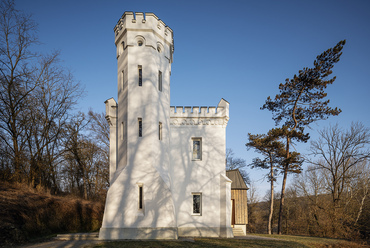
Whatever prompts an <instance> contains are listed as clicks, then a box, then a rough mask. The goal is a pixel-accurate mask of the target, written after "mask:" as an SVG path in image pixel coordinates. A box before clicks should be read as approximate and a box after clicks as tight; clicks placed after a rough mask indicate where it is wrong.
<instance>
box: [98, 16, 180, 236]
mask: <svg viewBox="0 0 370 248" xmlns="http://www.w3.org/2000/svg"><path fill="white" fill-rule="evenodd" d="M114 32H115V45H116V47H117V65H118V67H117V79H118V84H117V86H118V104H117V103H116V102H115V101H114V99H109V100H107V101H106V109H107V119H108V121H109V123H110V126H111V132H110V156H111V160H110V184H111V186H110V188H109V191H108V194H107V201H106V208H105V212H104V218H103V225H102V228H101V230H100V234H99V237H100V238H102V239H146V238H148V239H152V238H164V239H165V238H177V229H176V218H175V217H174V214H175V213H174V204H173V200H172V197H171V191H170V184H171V182H170V177H169V166H170V158H169V156H170V155H169V146H170V134H169V133H170V74H171V63H172V54H173V32H172V30H171V29H170V28H169V27H167V26H166V25H165V24H164V23H163V22H162V21H161V20H159V19H158V17H157V16H155V15H154V14H152V13H146V14H145V15H144V14H143V13H135V14H134V13H133V12H125V13H124V14H123V15H122V17H121V18H120V20H119V21H118V23H117V25H116V26H115V28H114Z"/></svg>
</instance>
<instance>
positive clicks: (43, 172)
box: [0, 0, 82, 186]
mask: <svg viewBox="0 0 370 248" xmlns="http://www.w3.org/2000/svg"><path fill="white" fill-rule="evenodd" d="M14 5H15V4H14V1H13V0H1V2H0V19H1V21H0V139H1V140H2V144H4V146H2V152H4V153H3V154H4V156H6V157H7V158H8V159H9V160H10V161H11V164H12V168H11V178H9V179H13V180H15V181H28V182H29V183H30V184H32V185H33V186H36V185H38V184H40V183H43V184H45V185H48V186H50V182H51V181H53V182H54V184H55V183H56V179H55V171H54V168H52V166H51V165H52V163H51V162H52V161H54V160H55V158H54V157H52V156H51V155H55V154H56V153H54V152H53V153H51V150H53V151H55V148H56V147H57V146H55V143H56V142H58V139H59V134H60V133H61V128H63V125H64V123H65V121H66V119H67V118H68V111H69V110H71V109H72V107H73V105H75V104H76V101H77V99H78V97H79V96H80V94H81V93H82V90H81V88H80V86H79V84H78V83H75V82H74V81H73V78H72V76H71V74H70V73H68V72H67V71H66V70H65V69H64V68H63V67H61V66H60V65H59V64H58V56H59V53H58V52H55V53H52V54H50V55H41V54H39V53H36V52H34V50H33V49H34V48H33V46H34V45H37V44H38V38H37V36H36V31H37V24H36V23H35V22H34V21H33V20H32V18H31V16H30V15H26V14H24V13H23V12H20V11H18V10H16V9H15V6H14ZM50 175H54V176H52V177H54V179H51V178H52V177H50Z"/></svg>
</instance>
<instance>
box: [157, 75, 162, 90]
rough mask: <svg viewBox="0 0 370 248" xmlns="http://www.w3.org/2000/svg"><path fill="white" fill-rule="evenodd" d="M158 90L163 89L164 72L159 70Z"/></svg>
mask: <svg viewBox="0 0 370 248" xmlns="http://www.w3.org/2000/svg"><path fill="white" fill-rule="evenodd" d="M158 90H159V91H162V72H161V71H158Z"/></svg>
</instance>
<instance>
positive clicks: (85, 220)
mask: <svg viewBox="0 0 370 248" xmlns="http://www.w3.org/2000/svg"><path fill="white" fill-rule="evenodd" d="M103 211H104V205H103V204H102V203H97V202H90V201H83V200H81V199H77V198H71V197H60V196H51V195H48V194H45V193H38V192H36V191H34V190H32V189H30V188H28V187H27V186H25V185H21V184H9V183H5V182H0V233H1V235H0V246H1V245H4V244H10V243H21V242H25V241H27V240H29V239H32V238H37V237H42V236H46V235H51V234H55V233H65V232H89V231H96V230H98V229H99V228H100V226H101V220H102V217H103Z"/></svg>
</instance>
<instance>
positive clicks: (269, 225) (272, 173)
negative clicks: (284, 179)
mask: <svg viewBox="0 0 370 248" xmlns="http://www.w3.org/2000/svg"><path fill="white" fill-rule="evenodd" d="M270 175H271V177H270V180H271V198H270V213H269V222H268V224H267V231H268V234H272V229H271V223H272V214H273V212H274V167H273V166H272V165H271V172H270Z"/></svg>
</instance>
